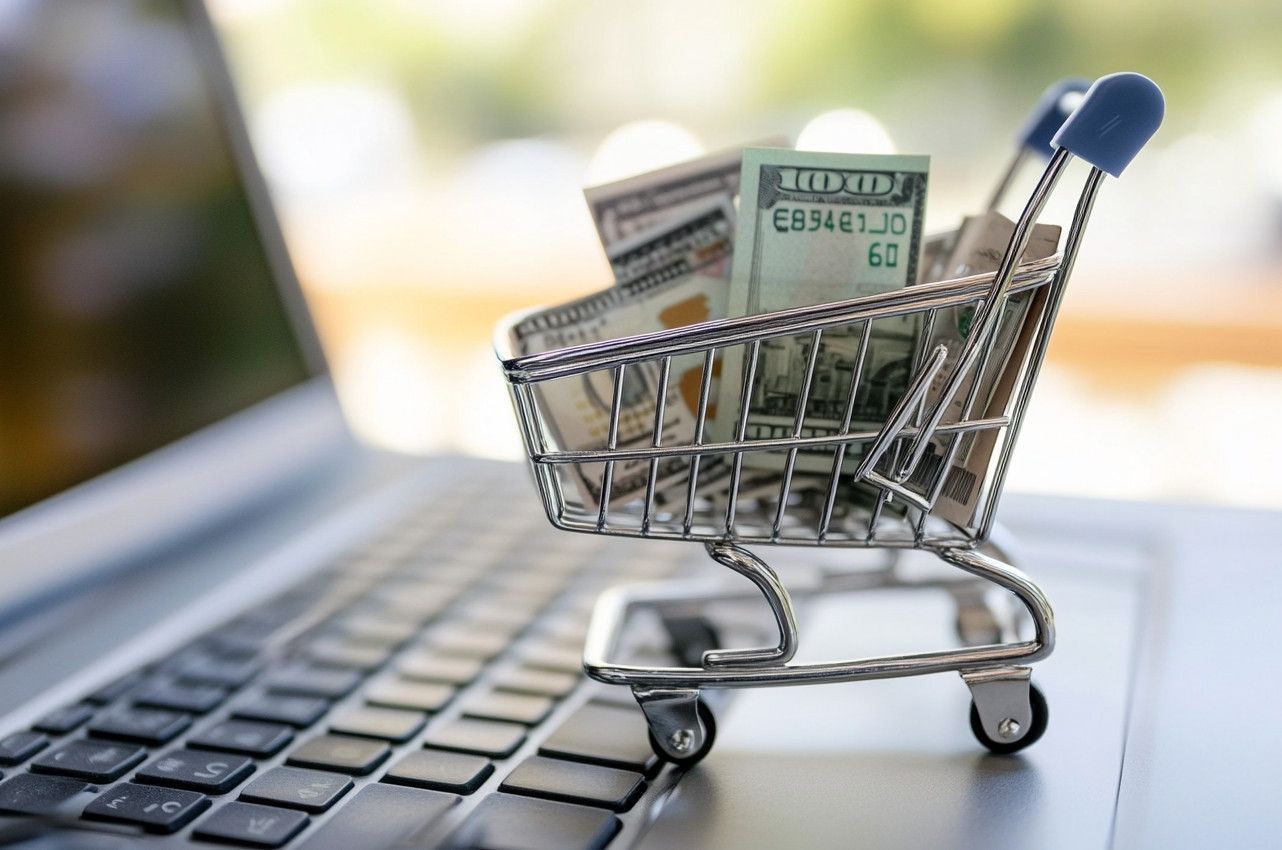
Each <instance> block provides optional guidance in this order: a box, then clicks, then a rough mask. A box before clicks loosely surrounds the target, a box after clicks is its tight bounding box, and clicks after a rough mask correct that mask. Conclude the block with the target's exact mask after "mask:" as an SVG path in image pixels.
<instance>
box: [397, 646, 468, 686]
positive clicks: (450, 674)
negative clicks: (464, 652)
mask: <svg viewBox="0 0 1282 850" xmlns="http://www.w3.org/2000/svg"><path fill="white" fill-rule="evenodd" d="M484 666H485V662H484V661H482V660H481V659H479V658H462V657H460V656H454V655H440V654H438V653H436V652H431V651H427V650H419V651H417V652H413V653H411V654H409V655H407V656H405V657H404V658H403V659H401V663H400V671H401V673H402V674H403V675H404V676H406V677H407V678H410V679H424V680H426V681H429V682H445V683H447V684H450V685H466V684H467V683H468V682H470V681H472V680H473V679H475V678H476V677H477V676H478V675H479V674H480V672H481V668H482V667H484Z"/></svg>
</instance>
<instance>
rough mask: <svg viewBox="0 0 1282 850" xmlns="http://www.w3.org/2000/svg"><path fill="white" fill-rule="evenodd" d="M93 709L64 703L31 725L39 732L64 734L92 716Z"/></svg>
mask: <svg viewBox="0 0 1282 850" xmlns="http://www.w3.org/2000/svg"><path fill="white" fill-rule="evenodd" d="M93 711H94V710H93V708H92V707H90V706H87V705H64V706H63V707H62V708H57V709H54V710H53V711H51V712H49V713H48V714H46V715H45V716H44V717H42V718H40V719H39V720H37V721H36V722H35V723H33V724H32V726H33V727H34V728H35V729H37V730H39V731H41V732H48V733H49V734H51V735H65V734H66V733H68V732H70V731H71V730H73V729H77V728H79V727H80V726H82V725H83V724H84V722H85V721H86V720H88V719H89V718H90V717H93Z"/></svg>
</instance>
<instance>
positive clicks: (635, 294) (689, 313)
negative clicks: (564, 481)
mask: <svg viewBox="0 0 1282 850" xmlns="http://www.w3.org/2000/svg"><path fill="white" fill-rule="evenodd" d="M733 220H734V209H733V207H732V206H731V205H730V204H729V202H727V201H725V200H716V201H714V202H712V203H708V202H704V203H701V204H699V205H695V206H693V207H690V208H688V209H687V211H686V213H685V215H684V217H681V218H677V219H675V220H670V221H668V222H665V223H662V224H659V225H657V226H655V227H652V228H650V229H649V230H648V231H645V232H643V233H639V234H637V235H636V236H635V237H634V238H632V239H629V240H626V241H624V242H621V243H620V244H619V245H618V246H617V248H616V249H615V250H614V251H612V252H611V262H612V263H613V264H614V268H615V273H616V276H617V285H616V286H614V287H611V288H610V289H606V290H603V291H601V292H598V293H595V294H593V295H589V296H587V297H586V298H581V299H578V300H577V301H573V302H570V303H569V304H563V305H561V306H558V307H553V308H550V309H547V310H542V311H539V312H537V313H534V314H531V315H529V316H527V317H525V318H524V319H522V320H521V321H520V322H518V323H517V324H516V325H515V326H513V328H512V331H511V338H512V344H513V350H514V351H516V352H517V353H519V354H521V355H525V354H534V353H538V352H543V351H550V350H554V349H560V348H566V347H569V346H573V345H579V344H583V343H589V342H596V341H600V340H605V339H617V338H620V337H625V336H634V335H636V334H642V333H647V332H649V331H657V330H663V329H665V328H671V327H679V326H682V325H687V324H691V323H694V322H700V321H706V320H709V319H715V318H721V317H722V316H724V315H725V304H726V290H727V286H728V284H727V281H726V269H727V268H728V260H729V257H730V253H731V245H732V242H731V237H732V232H733ZM702 366H703V360H702V358H701V357H699V356H696V355H692V356H690V357H687V358H677V359H675V360H674V361H673V364H672V367H671V372H670V375H669V382H668V388H667V394H666V396H665V402H664V418H663V425H662V436H663V441H664V442H665V443H666V444H672V443H678V442H682V441H686V442H690V441H693V439H694V434H695V426H696V418H695V417H696V416H697V408H698V399H699V387H700V383H701V379H702ZM660 384H661V376H660V367H659V365H658V364H656V363H653V362H648V363H639V364H634V365H633V366H630V367H628V369H627V370H626V371H625V377H624V382H623V392H622V397H621V404H620V408H619V419H618V422H619V425H618V433H617V447H618V448H629V447H636V446H648V445H650V444H651V443H652V441H653V439H654V420H655V413H656V407H657V403H658V398H659V395H660V392H659V387H660ZM535 392H536V393H537V394H538V395H539V401H540V404H541V405H542V407H543V409H544V411H545V413H546V415H547V419H548V421H549V425H550V428H551V430H552V432H553V435H554V436H555V438H556V440H557V443H558V444H559V447H560V448H562V449H575V450H578V449H604V448H606V446H607V440H608V435H609V428H610V418H611V413H612V406H613V400H614V386H613V376H612V375H611V374H609V373H590V374H586V375H579V376H573V377H568V378H560V379H556V380H552V381H548V382H544V383H541V384H540V385H539V386H538V387H536V389H535ZM689 466H690V462H689V461H688V460H686V459H683V458H676V459H669V460H667V461H664V462H662V463H661V464H660V468H659V469H658V472H657V476H656V489H657V490H666V489H668V488H670V487H672V486H674V485H678V484H680V483H681V482H683V481H684V480H685V477H686V475H687V473H688V470H689ZM604 468H605V467H604V464H601V463H592V464H578V465H576V466H574V467H572V470H571V471H572V474H573V478H574V481H575V484H576V486H577V488H578V489H579V491H580V495H581V496H582V497H583V499H584V500H585V504H586V505H589V506H591V507H593V508H596V507H599V505H600V503H601V498H602V489H601V488H602V473H603V471H604ZM649 474H650V465H649V462H648V461H622V462H619V463H616V464H615V467H614V472H613V478H612V483H611V490H610V503H611V504H612V505H617V504H624V503H627V502H629V501H632V500H634V499H637V498H640V497H642V496H644V495H645V491H646V488H647V484H648V479H649Z"/></svg>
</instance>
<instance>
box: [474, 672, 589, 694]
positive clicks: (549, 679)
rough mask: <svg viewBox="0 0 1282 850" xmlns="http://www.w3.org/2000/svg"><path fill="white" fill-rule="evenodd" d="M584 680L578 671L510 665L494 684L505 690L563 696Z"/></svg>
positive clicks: (497, 676) (500, 673) (496, 678)
mask: <svg viewBox="0 0 1282 850" xmlns="http://www.w3.org/2000/svg"><path fill="white" fill-rule="evenodd" d="M580 681H582V677H581V676H579V675H578V674H576V673H562V672H558V671H556V670H538V669H535V668H534V667H510V668H508V669H507V670H503V671H501V672H499V673H498V674H497V675H496V676H495V677H494V686H495V687H496V688H501V689H502V690H505V691H516V692H517V693H523V694H538V695H541V696H547V697H557V698H559V697H563V696H565V695H566V694H568V693H569V692H570V691H572V690H574V688H575V687H576V686H577V685H578V684H579V682H580Z"/></svg>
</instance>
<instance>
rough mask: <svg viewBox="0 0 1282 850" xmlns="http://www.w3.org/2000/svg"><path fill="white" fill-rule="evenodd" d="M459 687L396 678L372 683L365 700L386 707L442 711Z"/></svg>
mask: <svg viewBox="0 0 1282 850" xmlns="http://www.w3.org/2000/svg"><path fill="white" fill-rule="evenodd" d="M457 692H458V689H457V688H455V687H454V686H453V685H446V684H443V683H441V682H411V681H408V680H406V679H394V680H392V681H388V682H379V683H377V684H374V685H370V687H369V689H368V690H367V691H366V692H365V701H366V702H368V703H369V704H370V705H380V706H383V707H384V708H404V709H409V710H410V711H440V710H441V709H442V708H444V707H445V704H446V703H448V702H449V701H450V700H451V699H453V698H454V694H455V693H457Z"/></svg>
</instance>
